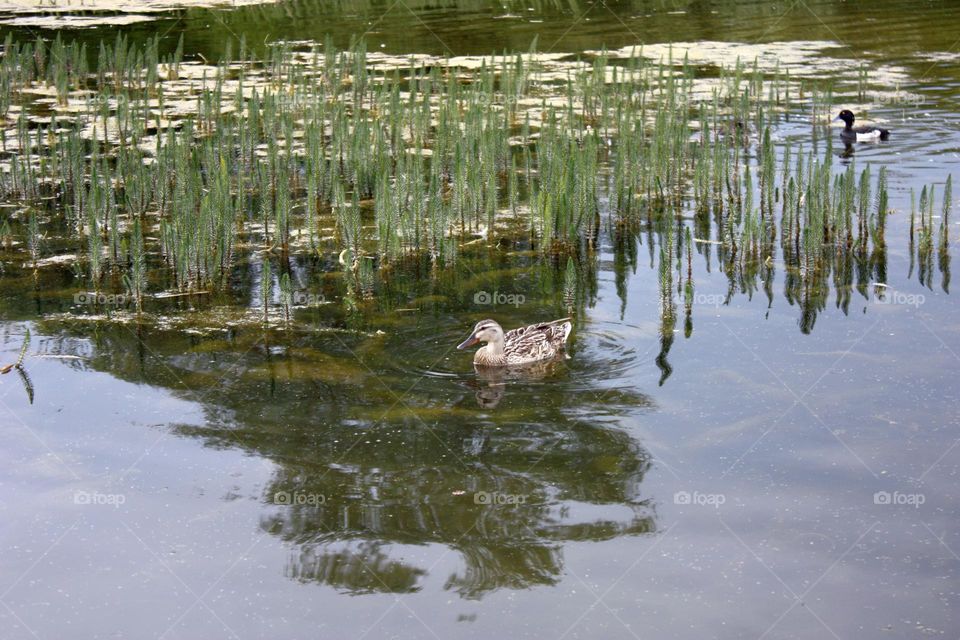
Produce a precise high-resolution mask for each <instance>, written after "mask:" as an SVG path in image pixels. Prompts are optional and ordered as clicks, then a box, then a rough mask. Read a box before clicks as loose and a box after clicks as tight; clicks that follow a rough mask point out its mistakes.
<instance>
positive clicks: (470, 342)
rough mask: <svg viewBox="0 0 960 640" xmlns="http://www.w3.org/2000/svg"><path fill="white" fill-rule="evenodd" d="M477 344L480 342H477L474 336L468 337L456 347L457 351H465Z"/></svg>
mask: <svg viewBox="0 0 960 640" xmlns="http://www.w3.org/2000/svg"><path fill="white" fill-rule="evenodd" d="M478 342H480V341H479V340H477V337H476V336H470V337H469V338H467V339H466V340H464V341H463V342H461V343H460V344H458V345H457V349H467V348H469V347H472V346H473V345H475V344H477V343H478Z"/></svg>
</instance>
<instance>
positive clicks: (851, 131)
mask: <svg viewBox="0 0 960 640" xmlns="http://www.w3.org/2000/svg"><path fill="white" fill-rule="evenodd" d="M837 120H842V121H843V122H844V124H845V125H846V126H844V127H843V130H842V131H840V139H841V140H843V141H844V142H873V141H875V140H886V139H887V138H889V137H890V130H889V129H883V128H882V127H870V126H863V127H854V126H853V123H854V122H855V121H856V117H855V116H854V115H853V111H850V110H849V109H844V110H843V111H841V112H840V115H838V116H837V117H836V118H834V119H833V121H834V122H836V121H837Z"/></svg>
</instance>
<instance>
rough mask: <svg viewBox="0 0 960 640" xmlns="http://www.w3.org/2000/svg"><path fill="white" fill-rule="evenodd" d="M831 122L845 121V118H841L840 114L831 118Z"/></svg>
mask: <svg viewBox="0 0 960 640" xmlns="http://www.w3.org/2000/svg"><path fill="white" fill-rule="evenodd" d="M830 122H843V120H841V119H840V116H837V117H836V118H834V119H833V120H831V121H830Z"/></svg>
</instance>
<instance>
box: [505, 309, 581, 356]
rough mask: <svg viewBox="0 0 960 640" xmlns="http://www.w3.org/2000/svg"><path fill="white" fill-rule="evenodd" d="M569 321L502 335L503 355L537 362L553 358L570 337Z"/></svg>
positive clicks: (530, 326)
mask: <svg viewBox="0 0 960 640" xmlns="http://www.w3.org/2000/svg"><path fill="white" fill-rule="evenodd" d="M570 329H571V324H570V319H569V318H562V319H560V320H554V321H552V322H542V323H540V324H531V325H528V326H526V327H519V328H517V329H513V330H512V331H508V332H507V333H506V334H504V353H505V354H506V355H507V357H508V359H509V358H510V356H511V355H514V356H515V357H517V358H523V359H527V360H539V359H542V358H549V357H551V356H553V355H554V354H555V353H556V352H557V349H560V348H562V347H563V344H564V343H565V342H566V341H567V337H568V336H569V335H570Z"/></svg>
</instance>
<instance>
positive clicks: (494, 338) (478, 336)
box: [457, 320, 503, 349]
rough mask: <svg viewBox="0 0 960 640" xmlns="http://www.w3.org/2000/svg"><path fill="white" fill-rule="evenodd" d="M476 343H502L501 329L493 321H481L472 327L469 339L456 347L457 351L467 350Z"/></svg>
mask: <svg viewBox="0 0 960 640" xmlns="http://www.w3.org/2000/svg"><path fill="white" fill-rule="evenodd" d="M478 342H494V343H496V342H503V329H501V328H500V325H499V324H497V323H496V322H494V321H493V320H481V321H480V322H478V323H477V324H476V326H474V327H473V333H471V334H470V337H469V338H467V339H466V340H464V341H463V342H461V343H460V344H458V345H457V349H467V348H469V347H472V346H473V345H475V344H477V343H478Z"/></svg>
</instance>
